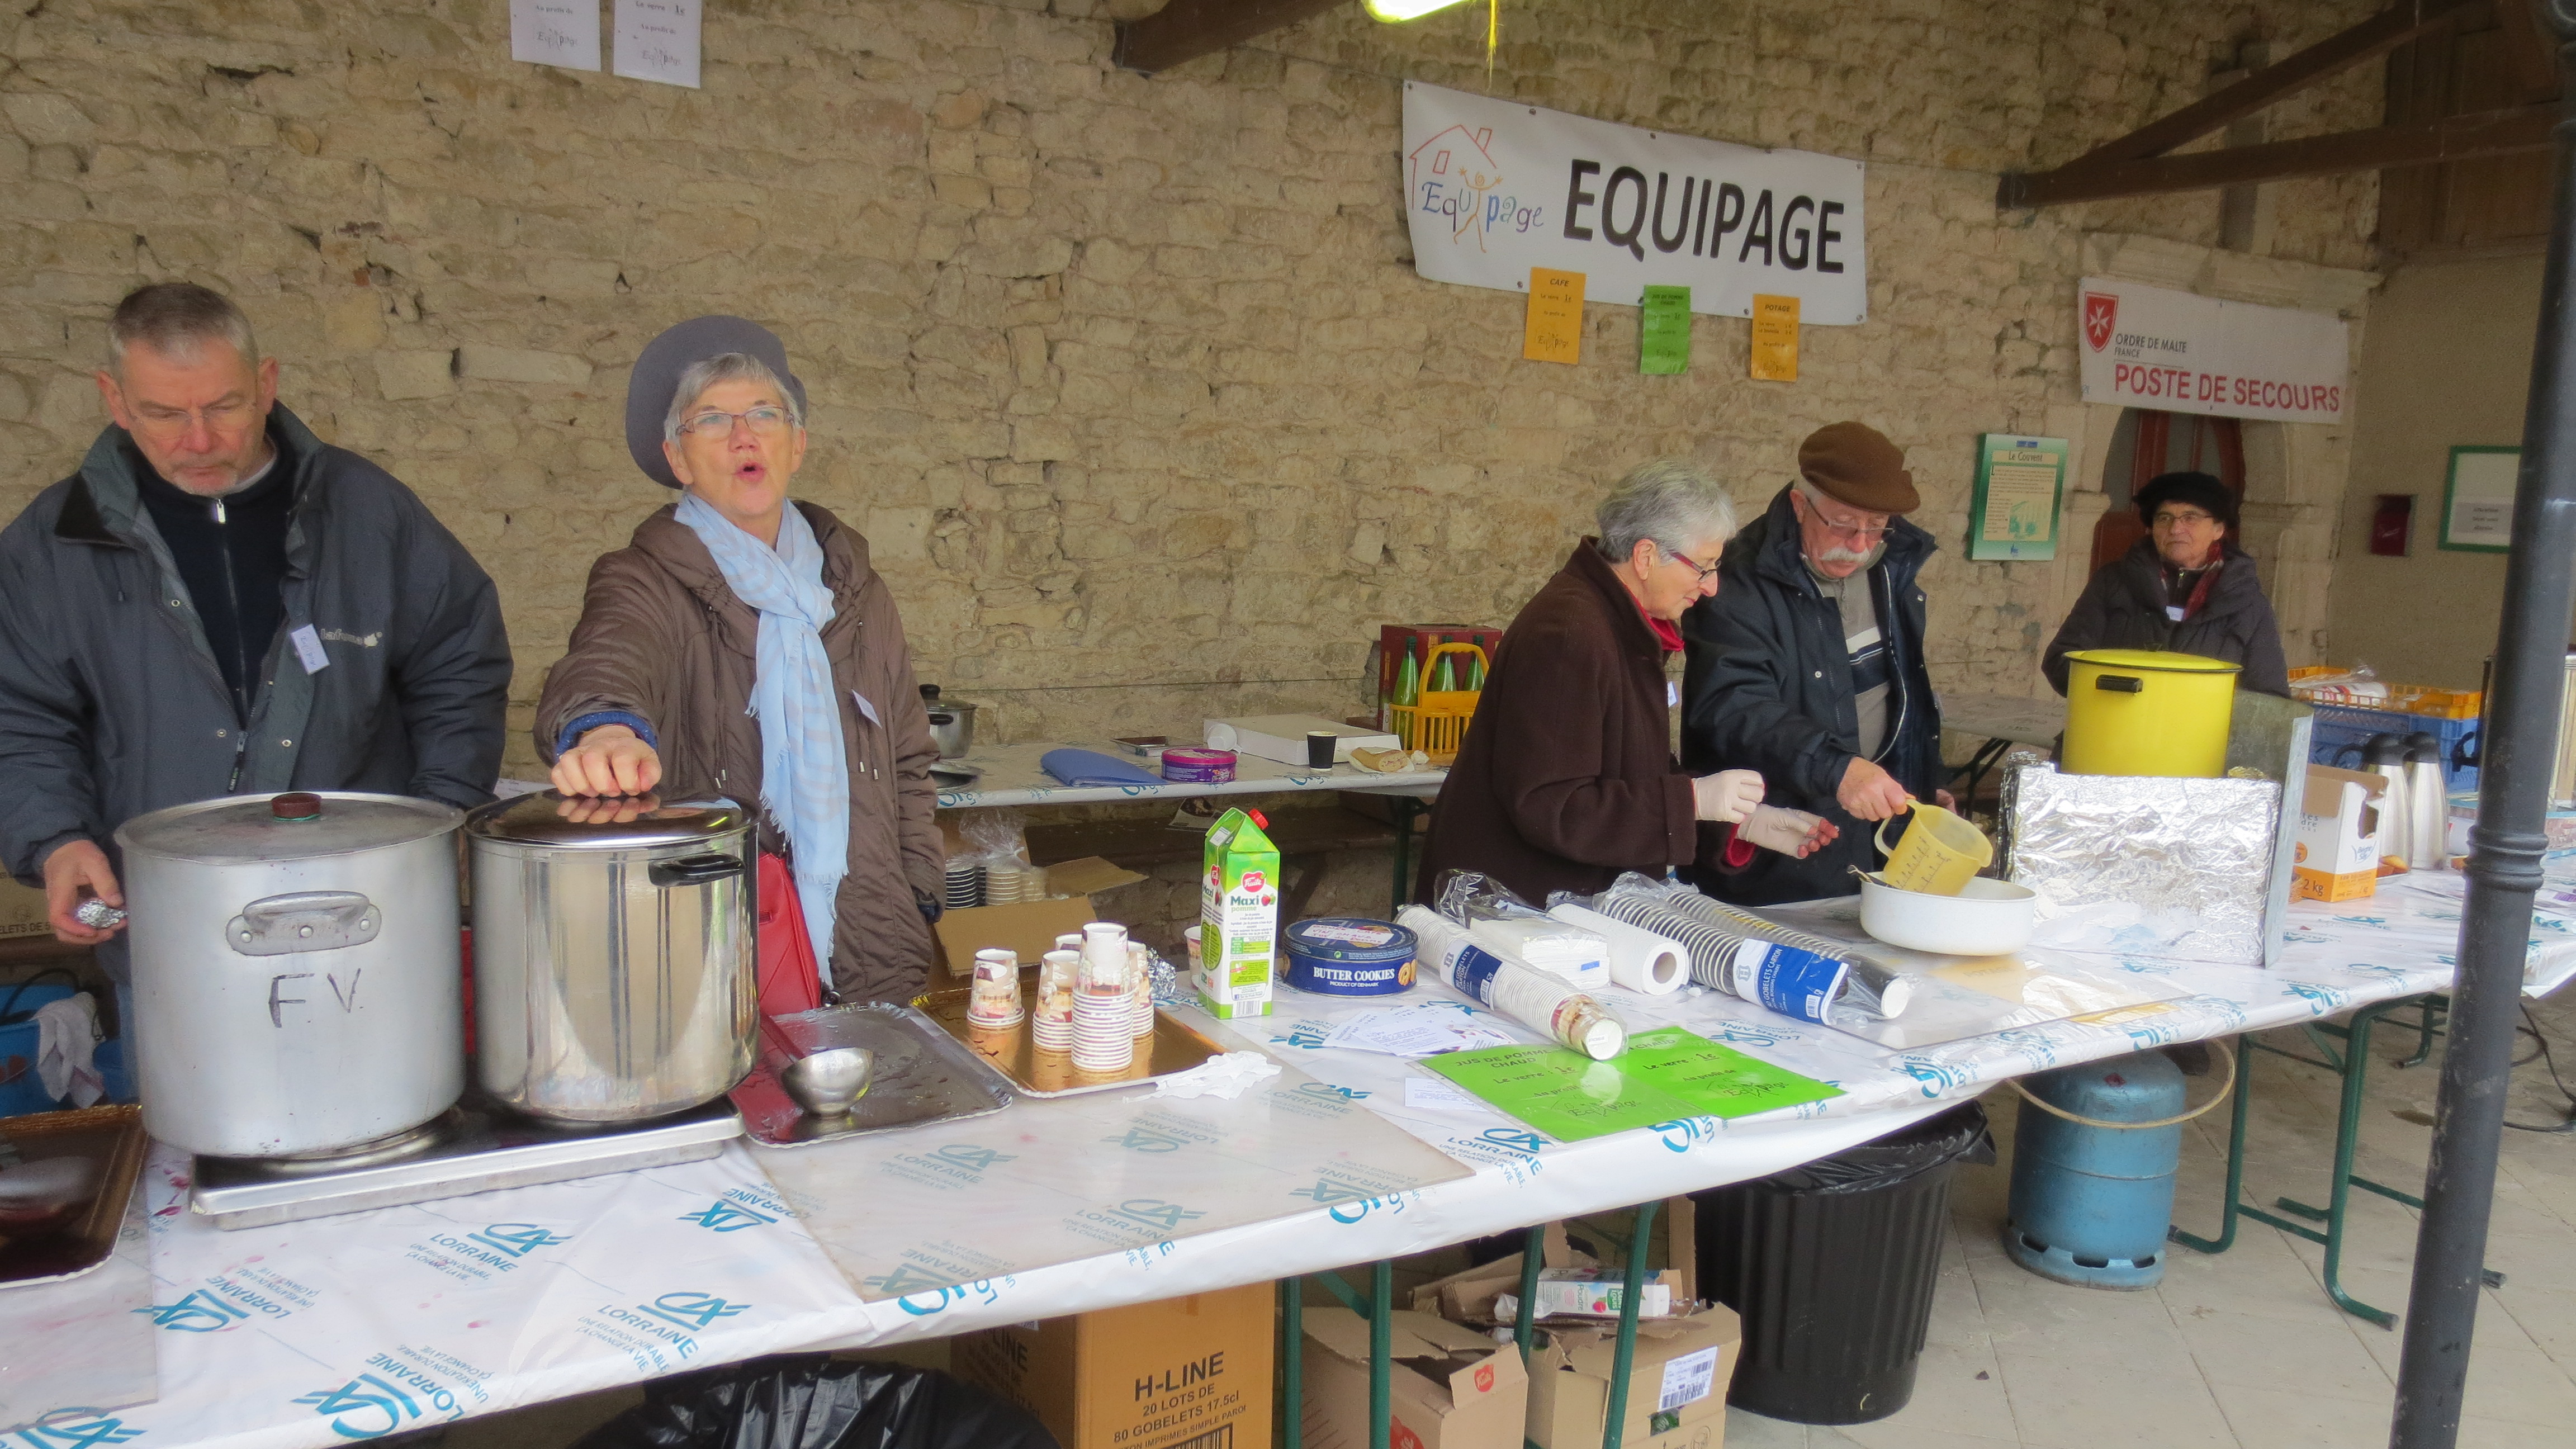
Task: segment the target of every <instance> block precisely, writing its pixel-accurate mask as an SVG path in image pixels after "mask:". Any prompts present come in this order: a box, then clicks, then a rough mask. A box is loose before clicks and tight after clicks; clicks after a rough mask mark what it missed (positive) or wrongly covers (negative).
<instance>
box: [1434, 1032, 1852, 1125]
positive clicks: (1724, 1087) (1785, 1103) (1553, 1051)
mask: <svg viewBox="0 0 2576 1449" xmlns="http://www.w3.org/2000/svg"><path fill="white" fill-rule="evenodd" d="M1422 1065H1424V1066H1426V1067H1428V1068H1430V1069H1431V1070H1432V1071H1435V1072H1437V1073H1439V1074H1440V1075H1441V1076H1444V1077H1447V1078H1448V1079H1449V1080H1450V1081H1452V1082H1455V1083H1457V1084H1458V1085H1459V1086H1460V1087H1462V1088H1464V1089H1466V1090H1467V1091H1469V1092H1472V1093H1474V1094H1475V1095H1476V1096H1477V1097H1480V1098H1482V1099H1483V1100H1484V1101H1485V1102H1486V1103H1488V1104H1489V1105H1491V1106H1493V1107H1495V1108H1496V1109H1498V1110H1500V1111H1503V1112H1508V1113H1510V1114H1511V1115H1512V1116H1514V1117H1518V1118H1519V1119H1521V1120H1522V1121H1523V1122H1526V1123H1528V1124H1529V1125H1530V1126H1532V1127H1535V1128H1537V1129H1538V1130H1539V1131H1541V1132H1544V1133H1546V1134H1547V1135H1548V1136H1550V1137H1553V1138H1555V1139H1556V1140H1558V1141H1559V1142H1578V1141H1581V1140H1582V1139H1584V1138H1586V1137H1605V1136H1608V1135H1609V1134H1610V1133H1613V1132H1625V1131H1627V1130H1628V1129H1630V1128H1632V1127H1652V1126H1654V1125H1655V1124H1657V1123H1659V1122H1671V1121H1675V1120H1677V1119H1679V1118H1683V1117H1750V1116H1753V1115H1754V1114H1756V1113H1758V1112H1772V1111H1777V1110H1779V1109H1780V1108H1782V1107H1795V1106H1797V1105H1799V1104H1800V1103H1803V1102H1821V1101H1823V1100H1824V1099H1826V1098H1828V1097H1839V1096H1841V1095H1842V1094H1843V1092H1842V1088H1840V1087H1836V1086H1832V1085H1829V1084H1827V1083H1824V1082H1819V1081H1817V1080H1816V1079H1815V1078H1813V1077H1802V1076H1800V1075H1798V1074H1797V1073H1796V1072H1793V1071H1790V1070H1788V1069H1786V1068H1784V1067H1776V1066H1773V1065H1772V1064H1771V1063H1769V1062H1766V1061H1762V1060H1760V1059H1759V1058H1756V1057H1749V1056H1746V1055H1745V1054H1744V1053H1742V1052H1740V1051H1737V1050H1735V1049H1734V1048H1733V1047H1726V1046H1720V1045H1718V1044H1717V1043H1716V1042H1713V1041H1710V1040H1709V1039H1708V1038H1706V1037H1704V1036H1701V1035H1699V1034H1698V1033H1696V1032H1692V1031H1687V1030H1684V1029H1683V1028H1681V1027H1678V1026H1666V1027H1658V1028H1656V1029H1655V1030H1653V1031H1648V1032H1640V1033H1638V1034H1637V1035H1635V1036H1632V1037H1630V1038H1628V1050H1627V1051H1626V1052H1625V1053H1624V1054H1622V1055H1621V1056H1619V1057H1617V1058H1615V1059H1614V1060H1611V1061H1606V1062H1596V1061H1593V1060H1591V1059H1589V1058H1587V1057H1585V1056H1584V1055H1583V1054H1582V1053H1580V1052H1574V1051H1569V1050H1567V1049H1566V1048H1564V1047H1561V1046H1509V1047H1486V1048H1484V1049H1483V1050H1481V1051H1469V1052H1451V1053H1449V1054H1447V1055H1445V1056H1437V1057H1431V1058H1429V1059H1427V1060H1425V1061H1424V1062H1423V1063H1422Z"/></svg>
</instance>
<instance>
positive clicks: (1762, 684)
mask: <svg viewBox="0 0 2576 1449" xmlns="http://www.w3.org/2000/svg"><path fill="white" fill-rule="evenodd" d="M1921 501H1922V500H1921V498H1920V496H1919V495H1917V494H1916V493H1915V491H1914V475H1913V474H1911V473H1909V472H1907V471H1906V468H1905V454H1904V453H1903V452H1902V451H1901V450H1900V449H1898V448H1897V446H1896V445H1895V444H1894V443H1891V442H1889V441H1888V440H1887V438H1886V437H1885V436H1884V435H1882V434H1881V433H1880V432H1879V431H1878V430H1877V429H1875V428H1872V427H1869V426H1868V425H1866V424H1863V423H1857V422H1842V423H1834V424H1831V425H1829V426H1826V427H1822V428H1819V429H1817V430H1816V431H1815V432H1814V433H1813V434H1811V435H1809V437H1808V438H1807V440H1806V441H1805V442H1804V443H1801V444H1799V446H1798V476H1797V477H1796V478H1795V479H1793V480H1791V481H1790V483H1789V485H1788V486H1787V487H1785V488H1783V489H1781V490H1780V492H1779V493H1778V494H1777V495H1776V496H1774V497H1773V498H1772V500H1771V506H1770V508H1769V510H1768V511H1766V512H1765V513H1764V514H1763V516H1762V517H1761V518H1760V519H1758V520H1756V521H1755V522H1754V524H1753V525H1752V526H1751V527H1749V528H1747V529H1745V530H1744V531H1743V532H1742V533H1739V534H1737V535H1736V536H1735V539H1734V541H1733V542H1731V543H1729V544H1728V545H1727V548H1726V553H1725V554H1724V556H1723V558H1722V559H1721V560H1720V565H1719V580H1720V587H1719V589H1718V591H1717V592H1716V593H1715V594H1714V595H1712V596H1711V597H1709V598H1707V599H1704V600H1702V601H1701V602H1700V603H1699V604H1697V605H1696V606H1694V607H1693V608H1692V610H1691V612H1690V614H1689V616H1688V617H1687V618H1685V619H1684V620H1683V623H1682V634H1683V637H1684V639H1685V640H1686V642H1687V647H1688V656H1689V657H1688V664H1687V668H1686V671H1685V673H1684V675H1683V694H1684V714H1683V723H1682V764H1683V767H1684V768H1685V769H1687V770H1688V771H1690V772H1691V773H1692V774H1705V773H1708V772H1710V771H1715V770H1738V769H1740V770H1757V771H1760V772H1761V775H1762V779H1763V781H1764V785H1765V791H1766V793H1765V798H1766V799H1767V800H1768V801H1769V802H1770V803H1772V804H1775V805H1784V806H1787V807H1789V808H1791V809H1795V810H1805V811H1809V812H1812V813H1814V814H1817V815H1821V816H1823V817H1825V818H1826V819H1827V820H1830V821H1832V822H1833V823H1834V824H1835V825H1836V826H1837V827H1839V829H1840V834H1839V836H1838V837H1837V838H1836V840H1835V841H1834V842H1833V843H1832V844H1831V845H1829V846H1827V847H1826V848H1824V849H1821V850H1818V851H1817V852H1815V853H1814V854H1813V855H1810V856H1808V857H1806V858H1804V859H1800V858H1798V857H1796V856H1791V855H1781V854H1777V853H1775V852H1771V851H1758V852H1757V851H1746V850H1740V849H1733V848H1721V849H1720V850H1717V851H1714V852H1712V853H1710V854H1709V855H1708V856H1707V857H1706V858H1703V859H1702V860H1701V861H1700V863H1699V871H1698V875H1699V883H1700V887H1701V889H1703V890H1705V891H1707V892H1708V893H1709V894H1711V895H1714V896H1717V897H1719V898H1721V899H1724V900H1730V901H1735V902H1737V903H1739V904H1744V905H1766V904H1770V903H1773V902H1778V901H1797V900H1813V899H1815V898H1817V897H1820V896H1838V895H1850V894H1852V893H1854V892H1856V891H1858V890H1859V889H1860V886H1859V884H1858V883H1857V882H1855V881H1854V880H1853V879H1852V877H1851V871H1850V867H1852V866H1858V867H1860V868H1861V869H1863V870H1874V869H1876V868H1877V866H1878V863H1879V861H1878V857H1877V855H1876V854H1875V852H1874V850H1873V848H1872V846H1871V844H1870V834H1871V831H1872V830H1873V829H1874V828H1875V827H1876V825H1877V823H1878V822H1880V821H1884V820H1887V819H1889V818H1891V817H1893V816H1897V815H1901V814H1903V813H1904V812H1905V810H1906V808H1907V804H1908V802H1909V801H1912V800H1915V799H1923V800H1930V801H1933V802H1934V803H1936V804H1940V805H1944V806H1946V805H1948V804H1950V803H1951V802H1950V796H1949V793H1948V792H1947V791H1944V790H1942V789H1941V788H1940V783H1941V780H1942V770H1941V714H1940V707H1939V705H1938V704H1937V703H1936V702H1935V701H1934V700H1933V698H1932V681H1931V678H1930V676H1929V675H1928V674H1926V673H1925V671H1924V667H1923V591H1922V589H1921V588H1919V587H1918V586H1917V585H1916V584H1915V582H1914V579H1915V575H1916V574H1918V573H1920V572H1921V571H1922V568H1923V564H1924V561H1925V560H1926V559H1928V558H1930V557H1931V556H1932V550H1933V548H1934V547H1935V545H1934V544H1933V541H1932V535H1930V534H1928V533H1926V532H1924V531H1923V530H1922V529H1920V528H1917V527H1915V526H1914V525H1913V524H1911V523H1908V522H1906V521H1905V518H1904V515H1905V514H1907V513H1911V512H1912V511H1914V509H1915V508H1916V507H1917V506H1918V505H1919V504H1920V503H1921ZM1891 838H1892V837H1891Z"/></svg>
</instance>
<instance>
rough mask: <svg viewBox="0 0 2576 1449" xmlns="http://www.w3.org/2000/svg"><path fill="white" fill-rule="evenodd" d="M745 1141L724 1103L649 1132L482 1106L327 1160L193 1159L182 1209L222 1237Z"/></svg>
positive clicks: (659, 1160) (629, 1167) (710, 1152)
mask: <svg viewBox="0 0 2576 1449" xmlns="http://www.w3.org/2000/svg"><path fill="white" fill-rule="evenodd" d="M740 1135H742V1118H741V1117H740V1116H739V1115H738V1114H737V1113H736V1112H735V1111H734V1107H733V1103H732V1102H731V1101H730V1100H728V1099H726V1098H723V1097H718V1098H716V1099H715V1100H714V1101H712V1102H709V1103H707V1104H706V1105H704V1106H702V1107H694V1108H691V1109H690V1110H688V1111H686V1112H681V1113H677V1114H675V1115H672V1116H669V1117H662V1118H657V1119H655V1120H653V1121H650V1122H630V1123H617V1124H601V1125H596V1126H593V1125H586V1124H581V1123H568V1122H544V1121H539V1120H537V1119H535V1118H530V1117H523V1116H520V1115H519V1114H517V1113H515V1112H511V1111H509V1110H507V1109H505V1108H502V1107H499V1106H496V1105H494V1104H493V1103H490V1102H487V1101H481V1100H469V1101H467V1102H464V1103H460V1104H459V1105H457V1106H455V1107H452V1108H450V1109H449V1110H448V1111H447V1112H446V1113H445V1114H443V1115H441V1116H439V1117H437V1118H435V1119H433V1120H432V1121H430V1122H428V1123H427V1124H425V1125H423V1126H420V1127H416V1128H413V1129H411V1130H410V1131H408V1132H400V1133H396V1134H394V1135H393V1136H391V1137H385V1138H379V1139H377V1140H376V1141H374V1142H367V1143H361V1144H359V1145H358V1146H357V1147H354V1148H346V1149H342V1150H341V1151H339V1152H337V1153H334V1154H332V1155H330V1156H328V1157H305V1158H292V1159H288V1158H245V1157H200V1158H198V1159H197V1171H196V1187H195V1190H194V1193H193V1195H192V1198H191V1206H193V1207H194V1208H195V1209H196V1211H198V1212H200V1213H203V1214H205V1215H206V1216H207V1217H209V1218H212V1219H213V1220H214V1224H215V1226H216V1227H219V1228H256V1227H266V1226H268V1225H270V1224H273V1223H285V1222H294V1221H297V1220H299V1219H303V1218H318V1217H329V1216H331V1215H333V1214H336V1213H353V1212H361V1211H364V1210H366V1209H368V1208H380V1207H394V1206H398V1205H400V1204H403V1203H414V1202H428V1201H430V1200H432V1199H435V1198H446V1197H462V1196H464V1195H465V1194H467V1193H473V1192H489V1191H491V1190H492V1189H494V1188H503V1187H527V1186H530V1185H532V1184H535V1183H541V1182H562V1181H565V1180H566V1179H569V1178H576V1177H593V1176H597V1175H599V1174H601V1173H609V1172H629V1171H633V1170H634V1169H637V1168H642V1167H663V1166H668V1165H670V1164H672V1163H676V1162H694V1161H697V1160H699V1159H701V1158H707V1157H713V1156H715V1155H716V1154H717V1153H719V1152H722V1151H723V1150H724V1145H725V1143H727V1142H728V1141H731V1140H732V1139H733V1138H735V1137H738V1136H740Z"/></svg>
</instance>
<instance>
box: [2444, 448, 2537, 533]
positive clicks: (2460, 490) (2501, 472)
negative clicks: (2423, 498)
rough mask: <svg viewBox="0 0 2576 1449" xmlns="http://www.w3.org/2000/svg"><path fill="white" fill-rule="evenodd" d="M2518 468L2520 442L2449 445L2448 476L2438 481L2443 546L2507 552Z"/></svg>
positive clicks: (2520, 459)
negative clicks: (2508, 445)
mask: <svg viewBox="0 0 2576 1449" xmlns="http://www.w3.org/2000/svg"><path fill="white" fill-rule="evenodd" d="M2521 471H2522V450H2521V449H2520V448H2480V447H2471V446H2467V445H2462V446H2460V447H2456V448H2453V449H2452V450H2451V471H2450V476H2449V477H2447V478H2445V479H2444V480H2443V481H2442V547H2444V548H2448V549H2457V550H2460V551H2463V552H2467V553H2506V552H2509V551H2510V550H2511V546H2512V543H2513V483H2514V478H2515V476H2516V475H2518V474H2519V473H2520V472H2521Z"/></svg>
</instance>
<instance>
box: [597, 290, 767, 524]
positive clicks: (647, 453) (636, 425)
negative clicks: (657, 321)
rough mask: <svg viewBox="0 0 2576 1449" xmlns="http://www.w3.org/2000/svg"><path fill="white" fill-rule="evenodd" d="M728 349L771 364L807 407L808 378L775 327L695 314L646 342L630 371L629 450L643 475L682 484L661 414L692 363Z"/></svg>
mask: <svg viewBox="0 0 2576 1449" xmlns="http://www.w3.org/2000/svg"><path fill="white" fill-rule="evenodd" d="M728 352H740V353H745V354H747V355H749V356H752V357H757V358H759V359H760V360H761V361H762V362H764V363H766V364H768V367H769V370H770V371H772V372H774V373H777V374H778V376H779V377H780V378H781V379H782V380H784V381H785V382H786V384H787V390H788V391H789V392H792V393H794V394H796V410H797V411H798V412H800V413H802V412H804V411H806V405H805V384H804V382H803V380H801V379H800V378H798V377H797V376H796V374H794V373H792V372H789V371H788V370H787V345H786V344H785V343H783V342H780V341H779V340H778V334H777V333H775V332H772V331H770V330H769V329H768V328H766V327H763V326H761V325H760V324H759V323H757V322H753V321H750V320H748V319H746V318H742V317H692V318H690V319H689V320H688V321H686V322H682V323H680V324H679V325H677V326H675V327H672V328H670V329H668V330H667V331H665V332H664V333H663V334H662V335H661V336H659V337H656V338H654V339H653V340H652V341H650V342H647V343H645V344H644V351H643V352H642V353H641V354H639V355H638V356H637V357H636V359H635V368H634V370H633V371H632V372H629V373H628V374H627V375H626V451H627V452H629V453H632V454H634V455H635V466H636V467H638V468H641V469H643V470H644V476H645V477H647V478H650V479H652V480H653V481H654V482H656V483H659V484H661V485H662V486H663V487H665V488H677V487H679V486H680V480H679V479H678V478H677V477H675V476H673V474H672V472H671V463H670V460H669V459H667V458H664V457H663V456H662V420H663V419H664V418H667V417H669V416H670V413H671V394H672V393H673V392H674V391H675V390H677V389H678V387H679V386H680V374H681V373H684V372H686V371H688V370H689V367H690V364H692V363H698V362H704V361H706V360H707V359H708V358H710V357H721V356H723V355H724V354H725V353H728Z"/></svg>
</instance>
